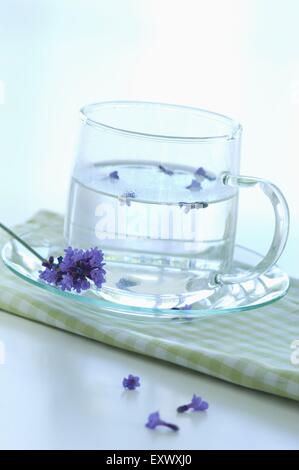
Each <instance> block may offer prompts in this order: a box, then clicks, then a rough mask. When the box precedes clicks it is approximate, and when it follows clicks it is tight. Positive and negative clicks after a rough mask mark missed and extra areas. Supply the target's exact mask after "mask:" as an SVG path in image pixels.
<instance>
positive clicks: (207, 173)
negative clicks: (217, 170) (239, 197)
mask: <svg viewBox="0 0 299 470" xmlns="http://www.w3.org/2000/svg"><path fill="white" fill-rule="evenodd" d="M194 175H195V176H199V177H202V178H206V179H207V180H209V181H214V180H215V179H216V176H215V175H214V173H212V172H211V171H207V170H205V169H204V168H203V167H202V166H200V167H199V168H198V169H197V170H196V171H195V172H194Z"/></svg>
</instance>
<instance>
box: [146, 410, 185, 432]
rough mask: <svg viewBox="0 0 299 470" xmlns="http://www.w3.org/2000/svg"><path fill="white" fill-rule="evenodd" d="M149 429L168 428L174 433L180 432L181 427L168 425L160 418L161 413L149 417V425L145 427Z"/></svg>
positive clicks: (157, 412)
mask: <svg viewBox="0 0 299 470" xmlns="http://www.w3.org/2000/svg"><path fill="white" fill-rule="evenodd" d="M145 426H146V427H147V428H149V429H156V427H157V426H166V427H167V428H170V429H172V431H178V430H179V427H178V426H177V425H176V424H172V423H167V422H166V421H163V420H162V419H161V418H160V413H159V411H156V412H155V413H151V414H150V415H149V417H148V420H147V423H146V425H145Z"/></svg>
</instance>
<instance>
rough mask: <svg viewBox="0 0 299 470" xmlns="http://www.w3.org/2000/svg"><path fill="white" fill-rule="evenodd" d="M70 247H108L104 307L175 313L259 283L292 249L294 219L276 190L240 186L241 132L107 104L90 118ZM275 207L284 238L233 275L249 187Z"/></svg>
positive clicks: (230, 124) (159, 109)
mask: <svg viewBox="0 0 299 470" xmlns="http://www.w3.org/2000/svg"><path fill="white" fill-rule="evenodd" d="M81 118H82V127H81V135H80V141H79V146H78V152H77V155H76V161H75V166H74V169H73V174H72V181H71V188H70V192H69V201H68V209H67V214H66V218H65V237H66V239H67V242H68V244H69V245H72V246H75V247H81V248H89V247H91V246H98V247H100V248H101V249H102V250H103V252H104V254H105V259H106V270H107V276H106V279H107V280H106V283H105V284H104V286H103V287H102V289H101V290H100V291H99V295H100V296H102V297H104V298H105V299H108V300H111V301H114V302H119V303H123V304H126V305H132V306H139V307H151V308H153V307H157V308H159V307H160V308H173V307H178V308H180V307H183V306H185V305H190V304H192V303H194V302H196V301H198V300H201V299H203V298H205V297H209V296H210V295H211V294H212V293H213V292H214V291H215V289H217V288H218V287H219V286H221V285H223V284H231V283H240V282H244V281H246V280H250V279H253V278H255V277H257V276H259V275H261V274H262V273H263V272H265V271H266V270H267V269H269V268H270V267H271V266H272V265H273V264H274V263H275V262H276V261H277V259H278V258H279V256H280V255H281V253H282V251H283V248H284V246H285V243H286V240H287V235H288V226H289V214H288V207H287V203H286V201H285V198H284V197H283V195H282V193H281V192H280V190H279V189H278V188H277V187H276V186H274V185H273V184H272V183H270V182H268V181H265V180H262V179H259V178H254V177H248V176H240V175H239V165H240V140H241V132H242V128H241V126H240V124H238V123H237V122H236V121H234V120H232V119H230V118H228V117H226V116H223V115H220V114H216V113H212V112H208V111H204V110H201V109H195V108H191V107H184V106H175V105H168V104H159V103H146V102H104V103H97V104H91V105H88V106H86V107H84V108H83V109H82V110H81ZM249 186H256V187H258V188H260V189H261V190H262V191H263V192H264V194H265V195H266V196H267V197H268V198H269V199H270V201H271V203H272V206H273V209H274V213H275V230H274V235H273V240H272V244H271V246H270V248H269V251H268V253H267V254H266V255H265V257H264V258H263V259H262V261H260V263H259V264H258V265H257V266H256V267H255V269H254V270H253V271H251V272H242V273H240V272H239V273H238V272H234V267H233V266H232V259H233V252H234V246H235V235H236V228H237V214H238V192H239V188H240V187H244V188H246V187H249Z"/></svg>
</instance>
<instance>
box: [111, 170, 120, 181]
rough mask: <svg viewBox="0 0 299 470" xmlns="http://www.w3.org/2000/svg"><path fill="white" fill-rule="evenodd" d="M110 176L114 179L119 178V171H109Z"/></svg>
mask: <svg viewBox="0 0 299 470" xmlns="http://www.w3.org/2000/svg"><path fill="white" fill-rule="evenodd" d="M109 178H111V179H112V180H119V175H118V171H116V170H115V171H111V173H109Z"/></svg>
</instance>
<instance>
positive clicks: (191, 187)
mask: <svg viewBox="0 0 299 470" xmlns="http://www.w3.org/2000/svg"><path fill="white" fill-rule="evenodd" d="M186 189H189V190H190V191H200V190H201V189H202V186H201V184H200V183H199V182H198V181H196V180H192V181H191V183H190V184H189V185H188V186H186Z"/></svg>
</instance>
